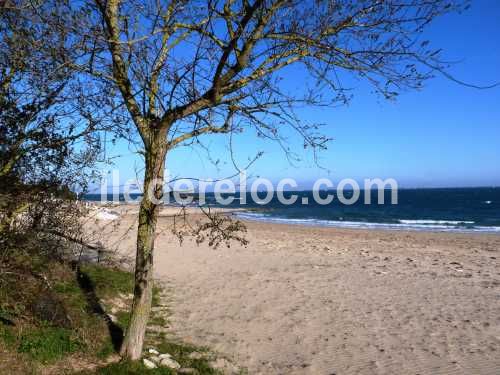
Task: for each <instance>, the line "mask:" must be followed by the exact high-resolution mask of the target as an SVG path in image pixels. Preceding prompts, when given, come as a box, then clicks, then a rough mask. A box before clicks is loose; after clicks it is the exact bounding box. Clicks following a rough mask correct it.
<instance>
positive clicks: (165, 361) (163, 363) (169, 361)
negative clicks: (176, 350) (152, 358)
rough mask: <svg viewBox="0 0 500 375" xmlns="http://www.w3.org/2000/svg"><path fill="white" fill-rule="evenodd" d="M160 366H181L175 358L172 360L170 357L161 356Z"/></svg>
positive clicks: (176, 368)
mask: <svg viewBox="0 0 500 375" xmlns="http://www.w3.org/2000/svg"><path fill="white" fill-rule="evenodd" d="M160 366H163V367H168V368H171V369H174V370H178V369H180V368H181V365H180V364H179V363H178V362H177V361H176V360H174V359H172V358H163V359H162V360H161V361H160Z"/></svg>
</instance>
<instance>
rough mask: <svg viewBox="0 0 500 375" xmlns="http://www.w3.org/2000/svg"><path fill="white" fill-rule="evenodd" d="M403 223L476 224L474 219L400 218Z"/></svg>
mask: <svg viewBox="0 0 500 375" xmlns="http://www.w3.org/2000/svg"><path fill="white" fill-rule="evenodd" d="M398 221H399V222H400V223H401V224H424V225H425V224H431V225H433V224H438V225H463V224H474V221H455V220H398Z"/></svg>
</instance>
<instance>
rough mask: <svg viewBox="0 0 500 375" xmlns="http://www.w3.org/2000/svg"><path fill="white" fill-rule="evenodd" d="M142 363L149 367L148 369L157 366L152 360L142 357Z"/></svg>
mask: <svg viewBox="0 0 500 375" xmlns="http://www.w3.org/2000/svg"><path fill="white" fill-rule="evenodd" d="M142 363H144V366H145V367H146V368H147V369H150V370H152V369H154V368H156V367H157V366H156V364H155V363H154V362H152V361H150V360H149V359H146V358H144V359H143V360H142Z"/></svg>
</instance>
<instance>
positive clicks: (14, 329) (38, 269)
mask: <svg viewBox="0 0 500 375" xmlns="http://www.w3.org/2000/svg"><path fill="white" fill-rule="evenodd" d="M9 262H10V263H9V267H4V268H5V270H3V271H2V276H1V282H0V373H1V374H4V373H5V374H80V375H90V374H103V375H104V374H106V375H108V374H109V375H110V374H154V375H156V374H176V373H177V371H176V370H173V369H170V368H166V367H158V368H156V369H147V368H146V367H145V366H144V364H143V362H136V363H132V362H126V361H120V357H119V356H118V355H117V351H118V349H119V346H120V343H121V340H122V337H123V332H124V329H125V328H126V326H127V322H128V310H129V306H130V303H131V300H132V291H133V274H131V273H129V272H126V271H123V270H120V269H117V268H113V267H109V266H104V265H98V264H86V265H80V266H74V265H73V266H70V265H69V264H66V263H63V262H57V261H49V260H47V259H43V258H39V257H37V256H33V255H30V256H16V257H15V259H10V260H9ZM4 268H3V269H4ZM167 297H168V296H167V295H166V292H165V290H164V289H162V288H161V287H156V288H155V291H154V299H153V307H154V308H153V314H152V317H151V320H150V325H149V327H148V331H147V337H146V345H145V349H146V350H147V349H149V348H155V349H156V350H158V351H159V352H160V353H168V354H170V355H171V356H172V358H173V359H175V361H177V362H178V363H179V364H180V365H181V369H182V370H181V371H180V372H184V373H194V374H196V373H197V374H219V373H222V372H221V371H220V370H217V369H214V368H213V367H212V366H211V365H212V364H213V363H215V362H214V360H215V357H214V355H213V354H212V353H210V352H209V351H208V350H207V349H204V348H197V347H193V346H190V345H185V344H183V343H180V342H178V341H176V340H175V339H173V338H172V337H169V334H168V331H167V329H166V327H168V308H169V307H168V304H167V303H166V299H167Z"/></svg>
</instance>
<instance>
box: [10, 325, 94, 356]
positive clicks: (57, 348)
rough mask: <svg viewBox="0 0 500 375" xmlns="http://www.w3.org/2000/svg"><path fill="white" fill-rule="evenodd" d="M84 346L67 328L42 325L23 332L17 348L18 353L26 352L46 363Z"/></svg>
mask: <svg viewBox="0 0 500 375" xmlns="http://www.w3.org/2000/svg"><path fill="white" fill-rule="evenodd" d="M84 346H85V345H84V344H83V343H82V342H81V341H80V340H78V339H77V338H75V337H74V336H73V335H72V333H71V331H69V330H67V329H63V328H56V327H43V328H39V329H35V330H31V331H29V332H27V333H25V334H23V335H22V336H21V338H20V343H19V347H18V349H17V350H18V352H19V353H26V354H27V355H28V356H30V357H31V358H32V359H34V360H36V361H38V362H41V363H44V364H46V363H51V362H54V361H56V360H58V359H61V358H63V357H64V356H65V355H67V354H71V353H74V352H76V351H79V350H82V349H83V348H84Z"/></svg>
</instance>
